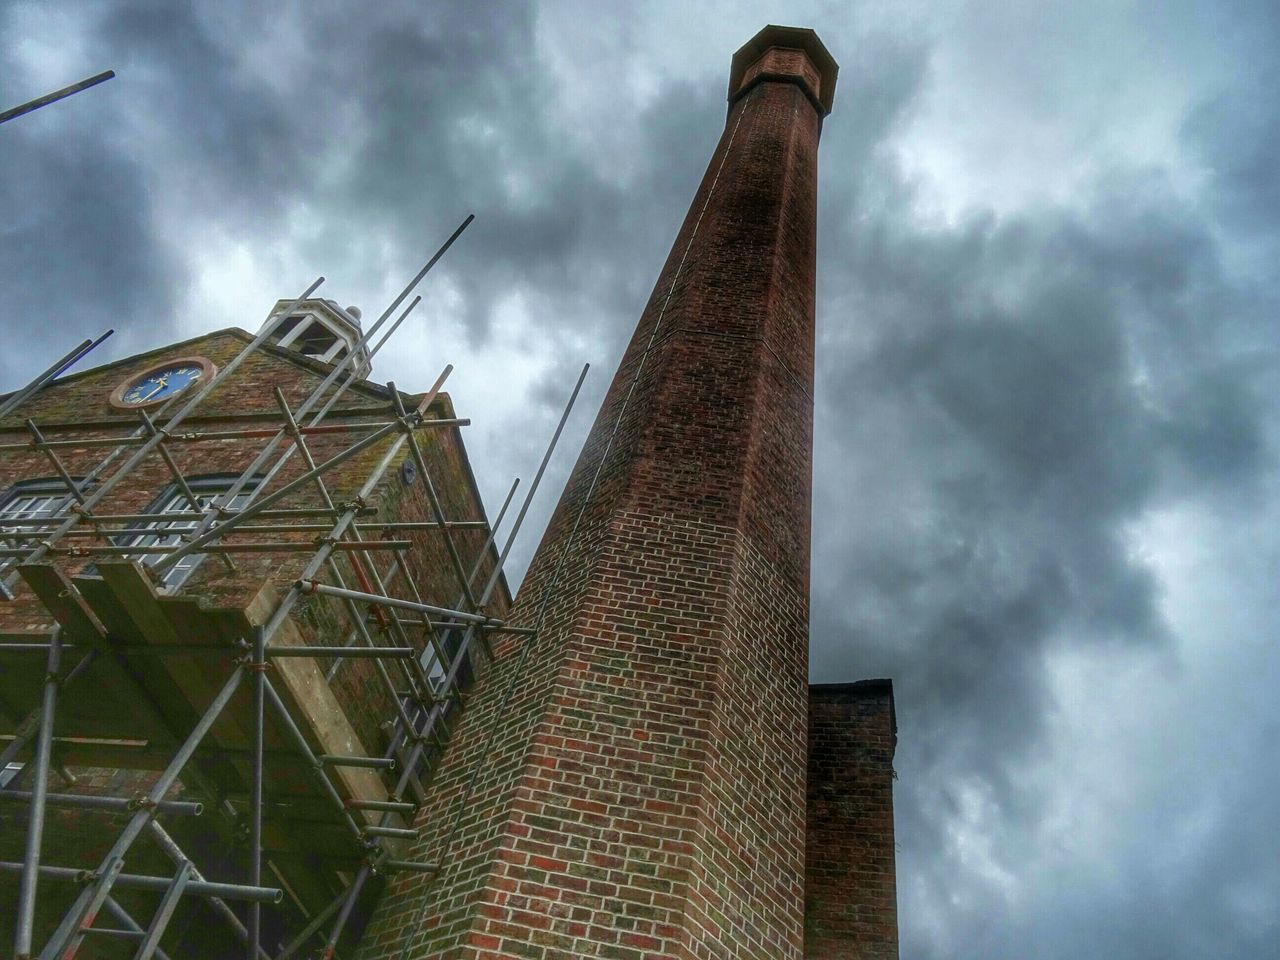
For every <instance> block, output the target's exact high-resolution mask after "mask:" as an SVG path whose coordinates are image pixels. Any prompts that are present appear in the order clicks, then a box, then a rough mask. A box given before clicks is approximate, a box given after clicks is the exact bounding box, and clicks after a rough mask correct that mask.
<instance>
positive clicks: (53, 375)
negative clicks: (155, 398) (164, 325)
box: [0, 330, 115, 417]
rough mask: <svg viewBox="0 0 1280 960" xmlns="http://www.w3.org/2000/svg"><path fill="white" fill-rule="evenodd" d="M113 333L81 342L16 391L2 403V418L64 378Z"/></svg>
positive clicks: (0, 408) (108, 332) (0, 406)
mask: <svg viewBox="0 0 1280 960" xmlns="http://www.w3.org/2000/svg"><path fill="white" fill-rule="evenodd" d="M113 333H115V331H114V330H108V331H107V332H106V333H104V334H102V336H100V337H98V339H96V340H89V339H87V338H86V339H84V340H82V341H80V343H78V344H77V345H76V346H75V347H73V348H72V349H71V350H68V351H67V352H66V353H64V354H63V355H62V356H61V357H59V358H58V360H57V361H56V362H54V363H53V364H51V365H50V366H49V367H48V368H47V369H45V370H43V371H41V372H40V373H39V374H38V375H37V376H36V377H34V378H33V379H32V380H31V382H30V383H28V384H27V385H26V386H25V387H23V388H22V389H20V390H16V391H14V392H13V393H12V394H10V395H9V398H8V399H7V400H5V401H4V402H3V403H0V417H7V416H8V415H9V414H11V413H12V412H13V411H14V410H17V409H18V408H19V407H20V406H22V405H23V404H24V403H26V402H27V401H28V400H30V399H31V398H32V397H33V396H35V395H36V394H37V393H39V392H40V391H41V390H43V389H44V388H45V387H46V386H47V385H48V384H50V383H52V382H53V381H54V380H56V379H57V378H58V377H60V376H62V374H63V373H65V372H66V371H67V370H69V369H71V367H73V366H74V365H75V364H77V363H79V362H80V361H81V360H82V359H84V358H85V357H86V356H88V355H89V353H90V352H92V351H93V350H94V349H95V348H96V347H98V346H99V345H100V344H101V343H102V342H103V341H104V340H106V339H107V337H109V336H111V335H112V334H113Z"/></svg>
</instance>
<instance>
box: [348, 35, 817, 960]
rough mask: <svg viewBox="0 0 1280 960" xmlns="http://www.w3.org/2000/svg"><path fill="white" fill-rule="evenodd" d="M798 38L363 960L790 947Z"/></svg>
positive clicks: (802, 324)
mask: <svg viewBox="0 0 1280 960" xmlns="http://www.w3.org/2000/svg"><path fill="white" fill-rule="evenodd" d="M836 70H837V67H836V64H835V61H834V60H833V59H832V58H831V55H830V54H829V53H827V51H826V49H825V48H824V47H823V45H822V43H821V41H819V39H818V37H817V35H816V34H815V33H814V32H813V31H812V30H804V29H797V28H791V27H777V26H769V27H766V28H765V29H764V30H762V31H761V32H760V33H759V34H757V35H756V37H755V38H753V39H752V40H751V41H750V42H749V43H748V44H747V45H746V46H744V47H743V48H742V49H741V50H739V51H738V53H737V54H735V56H734V58H733V63H732V69H731V74H730V85H729V104H730V106H729V115H728V120H727V123H726V125H725V131H724V134H723V136H722V137H721V138H720V143H719V145H718V146H717V147H716V150H715V153H714V154H713V155H712V157H711V162H710V164H709V165H708V167H707V172H706V174H705V176H704V177H703V180H702V184H701V186H700V187H699V188H698V192H697V194H696V195H695V196H694V199H693V203H692V205H691V206H690V208H689V213H688V215H687V216H686V217H685V220H684V224H683V226H682V227H681V228H680V232H679V234H678V235H677V237H676V241H675V244H674V246H673V247H672V250H671V253H670V255H669V256H668V258H667V262H666V265H665V266H664V267H663V270H662V273H661V275H660V276H659V278H658V282H657V285H656V286H655V288H654V291H653V294H652V295H651V296H650V298H649V302H648V305H647V306H646V307H645V310H644V312H643V314H641V317H640V322H639V324H638V325H637V327H636V331H635V334H634V335H633V337H632V339H631V343H630V346H629V347H628V348H627V351H626V354H625V356H624V357H623V360H622V364H621V366H620V367H619V369H618V372H617V375H616V376H615V377H614V380H613V383H612V385H611V387H610V389H609V392H608V395H607V396H606V398H605V401H604V404H603V406H602V408H601V410H600V413H599V415H598V416H597V418H596V422H595V425H594V427H593V428H592V431H591V434H590V436H589V437H588V439H587V442H586V445H585V447H584V448H583V451H582V454H581V457H580V458H579V460H578V463H577V466H576V467H575V469H574V471H573V474H572V476H571V478H570V480H569V483H568V485H567V487H566V489H565V492H564V495H563V497H562V499H561V501H560V504H559V506H558V508H557V510H556V513H555V515H554V517H553V518H552V521H551V524H550V525H549V527H548V529H547V533H546V535H545V537H544V539H543V541H542V544H541V545H540V547H539V548H538V552H537V554H536V556H535V558H534V560H533V563H532V565H531V567H530V570H529V573H528V575H527V577H526V579H525V583H524V585H523V587H522V589H521V591H520V595H519V597H518V598H517V601H516V608H515V611H514V612H513V615H512V617H511V621H512V622H513V623H515V624H517V625H520V626H534V625H539V626H540V632H539V633H538V635H537V638H536V639H534V640H530V641H524V642H514V641H513V642H510V643H509V644H507V645H505V646H503V647H500V648H499V650H498V657H497V659H496V660H495V662H494V664H493V665H492V667H491V668H490V669H489V670H488V671H487V672H486V674H485V676H483V677H482V679H481V680H480V682H479V684H478V685H477V687H476V689H475V694H474V696H473V698H472V701H471V703H469V704H468V706H467V708H466V711H465V713H464V714H463V715H462V718H461V721H460V723H459V725H458V728H457V730H456V732H455V734H454V738H453V741H452V743H451V745H450V748H449V751H448V753H447V754H446V756H445V758H444V760H443V761H442V764H441V767H440V769H439V771H438V773H437V776H436V778H435V780H434V782H433V783H432V785H431V796H430V799H429V802H428V803H427V804H426V805H425V806H424V808H423V809H422V811H421V815H420V817H419V821H418V825H419V827H420V830H421V840H420V842H419V845H418V847H417V850H416V853H415V855H416V856H418V857H420V858H422V859H437V858H438V859H440V860H441V862H442V865H443V868H442V871H441V873H440V875H439V876H438V877H435V878H430V879H428V878H424V877H422V876H421V875H401V876H400V877H399V878H397V879H394V880H393V881H392V882H391V884H390V885H389V887H388V890H387V893H386V894H385V896H384V898H383V901H382V903H381V904H380V905H379V908H378V911H377V914H376V915H375V917H374V920H373V924H372V926H371V928H370V930H369V934H368V936H366V938H365V941H364V948H363V956H365V957H384V956H387V957H400V956H401V955H402V951H403V956H405V957H406V958H411V960H426V958H428V957H431V958H435V957H446V958H455V957H456V958H462V957H465V958H476V960H478V958H482V957H483V958H490V957H540V958H552V957H613V958H622V960H654V958H666V957H671V958H676V957H680V958H704V957H706V958H709V957H742V958H764V957H768V958H775V957H776V958H794V960H799V958H800V957H801V956H802V951H803V917H804V902H803V897H804V858H805V849H804V829H805V766H806V739H805V738H806V713H807V703H808V684H807V668H808V640H809V636H808V612H809V534H810V486H811V462H812V424H813V399H812V387H813V343H814V259H815V257H814V253H815V242H816V229H815V221H816V214H817V209H816V199H817V197H816V194H817V190H816V188H817V149H818V138H819V134H820V133H821V130H822V119H823V117H824V116H825V115H826V114H827V113H828V112H829V110H830V107H831V101H832V96H833V93H834V88H835V80H836Z"/></svg>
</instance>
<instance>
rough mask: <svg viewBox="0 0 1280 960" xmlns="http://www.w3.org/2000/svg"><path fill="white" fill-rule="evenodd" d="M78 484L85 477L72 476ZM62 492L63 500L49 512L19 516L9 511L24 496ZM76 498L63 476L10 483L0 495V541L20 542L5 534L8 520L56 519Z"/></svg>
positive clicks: (19, 526) (16, 527)
mask: <svg viewBox="0 0 1280 960" xmlns="http://www.w3.org/2000/svg"><path fill="white" fill-rule="evenodd" d="M71 479H72V480H73V481H75V483H76V485H77V486H80V485H81V484H83V483H84V478H83V477H72V478H71ZM59 494H61V497H62V499H61V501H60V502H59V503H58V505H57V506H56V507H55V508H53V510H52V511H50V512H49V513H45V514H42V513H40V512H39V511H37V512H36V513H27V512H25V511H24V512H23V513H22V514H20V515H18V516H12V517H11V516H9V515H8V514H7V511H8V510H9V508H10V507H11V506H12V505H13V503H14V502H15V501H17V500H19V499H21V498H23V497H39V496H46V497H52V496H57V495H59ZM74 499H75V494H74V491H72V489H71V488H70V487H68V486H67V484H66V481H64V480H63V479H62V478H61V477H37V478H35V479H34V480H19V481H17V482H16V483H12V484H10V485H9V486H8V487H7V488H6V489H5V491H4V493H3V495H0V543H5V544H8V545H10V546H15V547H16V546H18V544H13V543H10V541H9V540H8V539H7V538H6V536H5V534H6V533H8V532H9V530H8V529H7V528H8V527H9V524H7V523H6V521H7V520H54V519H57V518H58V517H59V516H62V515H63V513H64V512H65V511H66V508H67V506H68V505H69V504H70V503H71V502H72V501H73V500H74ZM35 526H36V524H14V525H13V527H14V530H15V531H18V530H25V529H30V528H33V527H35Z"/></svg>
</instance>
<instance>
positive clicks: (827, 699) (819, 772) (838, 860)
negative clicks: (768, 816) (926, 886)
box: [804, 680, 898, 960]
mask: <svg viewBox="0 0 1280 960" xmlns="http://www.w3.org/2000/svg"><path fill="white" fill-rule="evenodd" d="M896 742H897V736H896V732H895V720H894V710H893V686H892V684H891V683H890V682H889V681H888V680H863V681H860V682H858V683H840V684H821V685H815V686H812V687H810V688H809V782H808V822H807V831H806V834H805V940H804V950H805V956H806V957H808V958H812V960H897V956H898V906H897V886H896V877H897V873H896V869H895V865H894V864H895V856H894V843H893V778H894V774H893V751H894V746H895V744H896Z"/></svg>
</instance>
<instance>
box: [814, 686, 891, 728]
mask: <svg viewBox="0 0 1280 960" xmlns="http://www.w3.org/2000/svg"><path fill="white" fill-rule="evenodd" d="M815 694H816V695H817V696H818V697H820V698H822V699H826V700H840V699H848V700H863V699H870V698H871V697H877V696H884V695H888V697H889V724H890V726H891V727H892V728H893V740H894V743H897V741H898V711H897V707H896V705H895V703H894V699H893V680H891V679H890V678H888V677H879V678H876V679H871V680H854V681H852V682H849V683H811V684H809V699H810V700H812V699H813V698H814V695H815Z"/></svg>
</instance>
